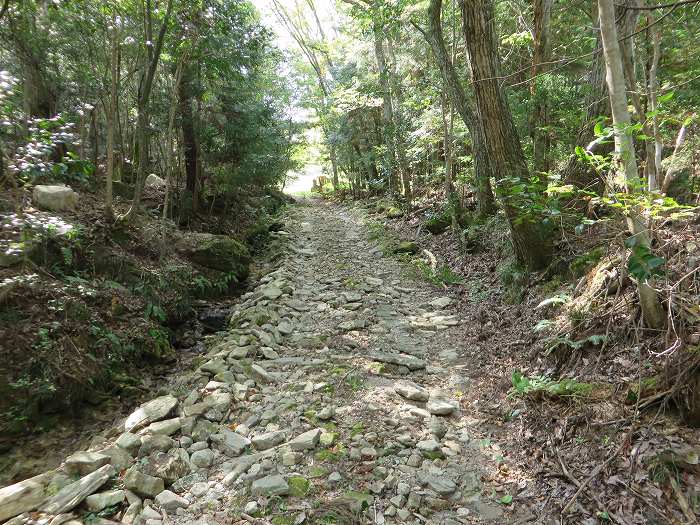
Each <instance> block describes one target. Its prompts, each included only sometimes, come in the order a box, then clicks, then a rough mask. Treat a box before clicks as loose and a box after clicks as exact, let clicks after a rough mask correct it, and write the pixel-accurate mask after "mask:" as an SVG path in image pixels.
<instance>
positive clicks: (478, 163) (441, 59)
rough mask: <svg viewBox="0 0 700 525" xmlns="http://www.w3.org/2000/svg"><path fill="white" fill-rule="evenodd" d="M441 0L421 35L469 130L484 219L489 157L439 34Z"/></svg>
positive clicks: (434, 2) (489, 200)
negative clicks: (428, 46)
mask: <svg viewBox="0 0 700 525" xmlns="http://www.w3.org/2000/svg"><path fill="white" fill-rule="evenodd" d="M441 10H442V0H431V1H430V6H429V8H428V29H427V30H426V31H422V30H421V29H420V28H419V27H418V29H419V30H420V31H421V33H423V36H424V37H425V39H426V41H427V42H428V44H429V45H430V48H431V49H432V51H433V55H434V57H435V60H436V61H437V63H438V66H439V68H440V74H441V76H442V82H443V85H444V89H445V91H446V92H447V94H448V95H449V97H450V100H451V102H452V106H453V107H454V108H455V109H456V110H457V113H459V116H460V117H461V119H462V121H464V125H465V126H466V127H467V129H468V130H469V134H470V135H471V138H472V149H473V154H474V178H475V181H476V200H477V216H479V217H487V216H489V215H493V213H494V212H495V210H496V203H495V199H494V196H493V190H492V189H491V178H492V176H493V173H492V170H491V164H490V161H489V156H488V154H487V152H486V146H485V144H484V135H483V130H482V129H481V125H480V124H479V121H478V118H477V116H476V112H475V110H474V107H473V105H472V103H471V101H470V100H469V99H468V98H467V94H466V92H465V90H464V86H463V85H462V83H461V82H460V80H459V77H458V75H457V72H456V71H455V67H454V62H453V61H452V60H451V58H450V56H449V55H448V53H447V49H446V47H445V40H444V37H443V32H442V22H441V18H442V13H441Z"/></svg>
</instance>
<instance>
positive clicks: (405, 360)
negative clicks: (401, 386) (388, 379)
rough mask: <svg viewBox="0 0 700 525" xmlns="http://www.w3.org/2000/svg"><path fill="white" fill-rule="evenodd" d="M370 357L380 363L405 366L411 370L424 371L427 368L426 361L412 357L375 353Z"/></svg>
mask: <svg viewBox="0 0 700 525" xmlns="http://www.w3.org/2000/svg"><path fill="white" fill-rule="evenodd" d="M369 357H370V359H372V360H374V361H379V362H380V363H389V364H390V365H397V366H405V367H406V368H408V369H409V370H422V369H424V368H425V361H423V360H422V359H418V358H417V357H413V356H410V355H404V354H392V353H390V352H373V353H371V354H370V355H369Z"/></svg>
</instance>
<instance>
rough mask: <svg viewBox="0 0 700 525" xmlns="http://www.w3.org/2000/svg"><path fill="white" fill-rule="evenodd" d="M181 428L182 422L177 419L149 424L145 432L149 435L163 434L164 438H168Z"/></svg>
mask: <svg viewBox="0 0 700 525" xmlns="http://www.w3.org/2000/svg"><path fill="white" fill-rule="evenodd" d="M181 427H182V421H180V418H179V417H176V418H173V419H166V420H165V421H156V422H155V423H151V424H150V425H148V427H147V428H146V432H148V433H149V434H163V435H165V436H170V435H172V434H174V433H175V432H177V431H178V430H180V428H181Z"/></svg>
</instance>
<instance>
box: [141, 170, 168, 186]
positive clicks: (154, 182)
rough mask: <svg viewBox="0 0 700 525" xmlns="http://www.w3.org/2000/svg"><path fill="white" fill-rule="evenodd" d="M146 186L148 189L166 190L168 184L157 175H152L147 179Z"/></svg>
mask: <svg viewBox="0 0 700 525" xmlns="http://www.w3.org/2000/svg"><path fill="white" fill-rule="evenodd" d="M144 185H145V186H146V187H147V188H151V187H154V188H165V185H166V182H165V179H163V178H161V177H159V176H158V175H156V174H155V173H150V174H149V175H148V177H146V182H145V183H144Z"/></svg>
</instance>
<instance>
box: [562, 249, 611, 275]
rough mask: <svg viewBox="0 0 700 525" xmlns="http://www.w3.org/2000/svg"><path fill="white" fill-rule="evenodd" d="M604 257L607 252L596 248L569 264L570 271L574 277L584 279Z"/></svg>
mask: <svg viewBox="0 0 700 525" xmlns="http://www.w3.org/2000/svg"><path fill="white" fill-rule="evenodd" d="M603 255H605V250H604V249H603V248H602V247H598V248H594V249H593V250H591V251H590V252H588V253H584V254H582V255H579V256H578V257H576V258H575V259H574V260H573V261H572V262H571V264H569V270H570V271H571V273H572V274H573V276H574V277H582V276H583V275H585V274H586V273H588V272H589V271H590V270H592V269H593V268H594V267H595V265H596V264H598V262H599V261H600V260H601V259H602V258H603Z"/></svg>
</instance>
